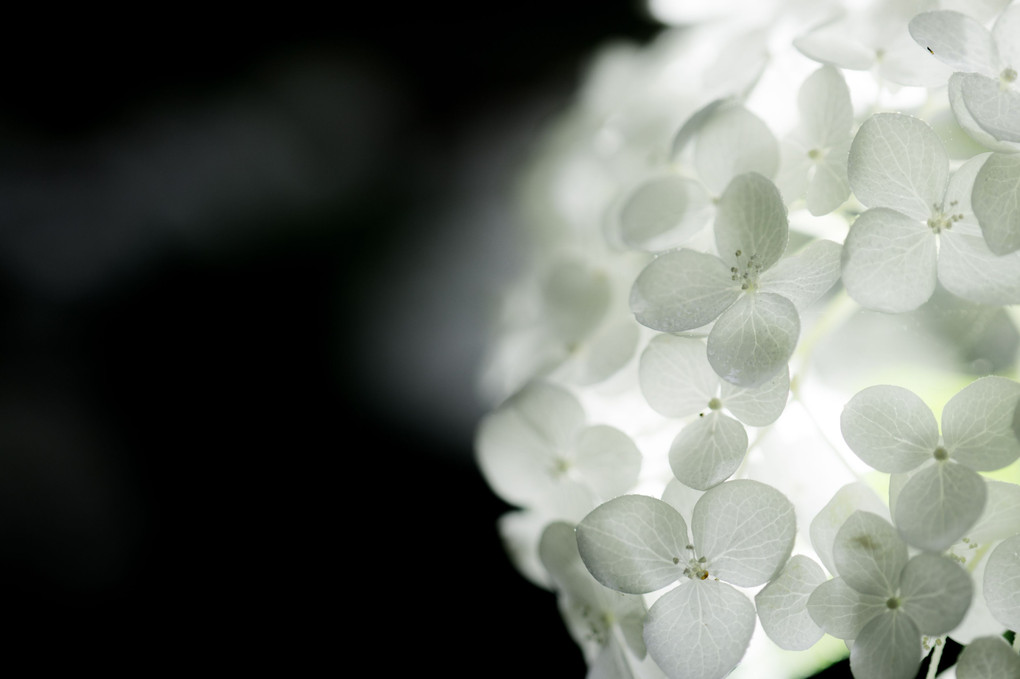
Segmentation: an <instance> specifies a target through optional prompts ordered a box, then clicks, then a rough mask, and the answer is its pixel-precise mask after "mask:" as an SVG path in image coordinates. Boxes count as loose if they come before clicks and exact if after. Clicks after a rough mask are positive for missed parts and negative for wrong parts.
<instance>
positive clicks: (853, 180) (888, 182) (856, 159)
mask: <svg viewBox="0 0 1020 679" xmlns="http://www.w3.org/2000/svg"><path fill="white" fill-rule="evenodd" d="M847 175H848V177H849V178H850V188H851V190H852V191H853V192H854V194H855V195H856V196H857V198H858V200H860V201H861V202H862V203H863V204H864V205H865V206H867V207H886V208H892V209H894V210H898V211H899V212H902V213H904V214H905V215H907V216H909V217H914V218H915V219H917V220H926V219H928V217H929V216H930V215H931V210H932V206H933V205H936V204H937V203H940V202H942V197H943V194H945V191H946V183H947V182H948V181H949V155H948V154H947V153H946V149H945V147H943V145H942V141H941V140H940V139H939V137H938V135H937V134H936V133H935V131H934V130H932V129H931V127H929V126H928V123H926V122H924V121H923V120H921V119H920V118H915V117H913V116H908V115H903V114H901V113H876V114H875V115H873V116H871V117H870V118H868V119H867V120H865V121H864V123H863V124H862V125H861V127H860V129H859V130H858V131H857V135H856V136H855V137H854V141H853V144H852V145H851V146H850V157H849V159H848V165H847Z"/></svg>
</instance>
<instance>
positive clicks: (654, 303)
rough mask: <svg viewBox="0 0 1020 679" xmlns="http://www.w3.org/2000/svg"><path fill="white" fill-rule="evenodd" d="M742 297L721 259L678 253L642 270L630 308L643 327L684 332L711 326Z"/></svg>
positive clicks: (635, 283) (667, 255) (662, 258)
mask: <svg viewBox="0 0 1020 679" xmlns="http://www.w3.org/2000/svg"><path fill="white" fill-rule="evenodd" d="M739 296H740V286H739V285H737V284H735V283H734V282H733V280H732V274H731V273H730V268H729V267H728V266H727V265H726V264H725V263H724V262H723V261H722V260H721V259H719V258H718V257H715V256H714V255H709V254H705V253H701V252H694V251H693V250H677V251H676V252H669V253H666V254H664V255H661V256H659V257H657V258H655V259H654V260H652V262H651V263H650V264H649V265H648V266H646V267H645V268H644V270H642V271H641V273H640V274H639V275H638V277H637V280H636V281H634V286H633V287H632V288H631V291H630V308H631V311H633V312H634V315H635V317H636V318H637V321H638V323H640V324H641V325H644V326H647V327H649V328H653V329H655V330H662V331H664V332H683V331H685V330H693V329H694V328H700V327H701V326H703V325H707V324H708V323H711V322H712V321H714V320H715V319H716V318H718V317H719V314H721V313H722V312H723V311H725V310H726V309H727V308H728V307H729V306H730V305H731V304H733V302H734V301H736V299H737V297H739Z"/></svg>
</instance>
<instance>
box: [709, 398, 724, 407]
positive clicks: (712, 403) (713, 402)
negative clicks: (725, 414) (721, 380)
mask: <svg viewBox="0 0 1020 679" xmlns="http://www.w3.org/2000/svg"><path fill="white" fill-rule="evenodd" d="M708 407H709V408H711V409H712V410H719V409H720V408H722V401H720V400H719V399H718V398H715V397H714V396H713V397H712V400H711V401H709V402H708Z"/></svg>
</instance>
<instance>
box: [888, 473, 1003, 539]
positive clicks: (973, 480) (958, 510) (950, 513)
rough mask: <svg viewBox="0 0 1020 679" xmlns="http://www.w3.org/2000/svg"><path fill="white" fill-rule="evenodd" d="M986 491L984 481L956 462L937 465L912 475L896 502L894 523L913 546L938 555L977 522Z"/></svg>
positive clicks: (982, 507) (983, 504)
mask: <svg viewBox="0 0 1020 679" xmlns="http://www.w3.org/2000/svg"><path fill="white" fill-rule="evenodd" d="M987 494H988V491H987V489H986V488H985V482H984V479H982V478H981V476H980V475H979V474H978V473H977V472H975V471H974V470H972V469H969V468H967V467H965V466H963V465H962V464H956V463H955V462H952V461H949V462H938V463H935V464H932V465H931V466H929V467H925V468H923V469H921V470H920V471H918V472H917V473H916V474H914V475H913V476H912V477H911V478H910V480H909V481H907V483H906V485H905V486H903V490H901V491H900V494H899V496H898V497H897V499H896V509H895V510H894V512H893V521H894V523H895V524H896V528H897V529H899V531H900V535H902V536H903V539H904V540H906V541H907V542H909V543H910V544H911V545H913V546H914V547H917V548H919V549H924V550H928V551H931V552H941V551H943V550H945V549H947V548H948V547H949V546H950V545H952V544H953V543H954V542H956V541H957V540H959V539H960V538H961V537H963V536H964V534H966V532H967V530H968V529H969V528H970V527H971V526H973V525H974V524H975V523H977V520H978V519H979V518H980V517H981V513H982V512H983V511H984V508H985V498H986V497H987Z"/></svg>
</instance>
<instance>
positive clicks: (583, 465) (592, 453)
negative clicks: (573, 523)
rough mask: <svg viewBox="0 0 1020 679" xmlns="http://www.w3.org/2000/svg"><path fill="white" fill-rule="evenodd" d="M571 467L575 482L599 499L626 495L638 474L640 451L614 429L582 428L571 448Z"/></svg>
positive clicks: (626, 437)
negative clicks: (576, 480) (572, 448)
mask: <svg viewBox="0 0 1020 679" xmlns="http://www.w3.org/2000/svg"><path fill="white" fill-rule="evenodd" d="M574 446H575V452H574V459H573V461H572V467H571V468H570V469H568V470H567V472H568V473H571V472H572V473H574V474H576V476H577V479H578V480H579V481H581V482H582V483H584V485H586V486H587V487H588V488H591V489H592V491H593V492H594V493H595V495H596V496H597V497H598V498H600V499H608V498H612V497H616V496H617V495H622V494H623V493H626V492H629V491H630V490H631V489H632V488H633V487H634V484H635V483H637V479H638V474H639V473H640V471H641V460H642V456H641V451H640V450H638V447H637V446H636V445H634V442H633V441H632V440H631V438H630V437H629V436H627V435H626V434H624V433H623V432H622V431H620V430H619V429H616V428H615V427H610V426H608V425H604V424H598V425H594V426H591V427H585V428H584V429H582V430H581V431H580V433H578V435H577V440H576V442H575V444H574Z"/></svg>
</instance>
